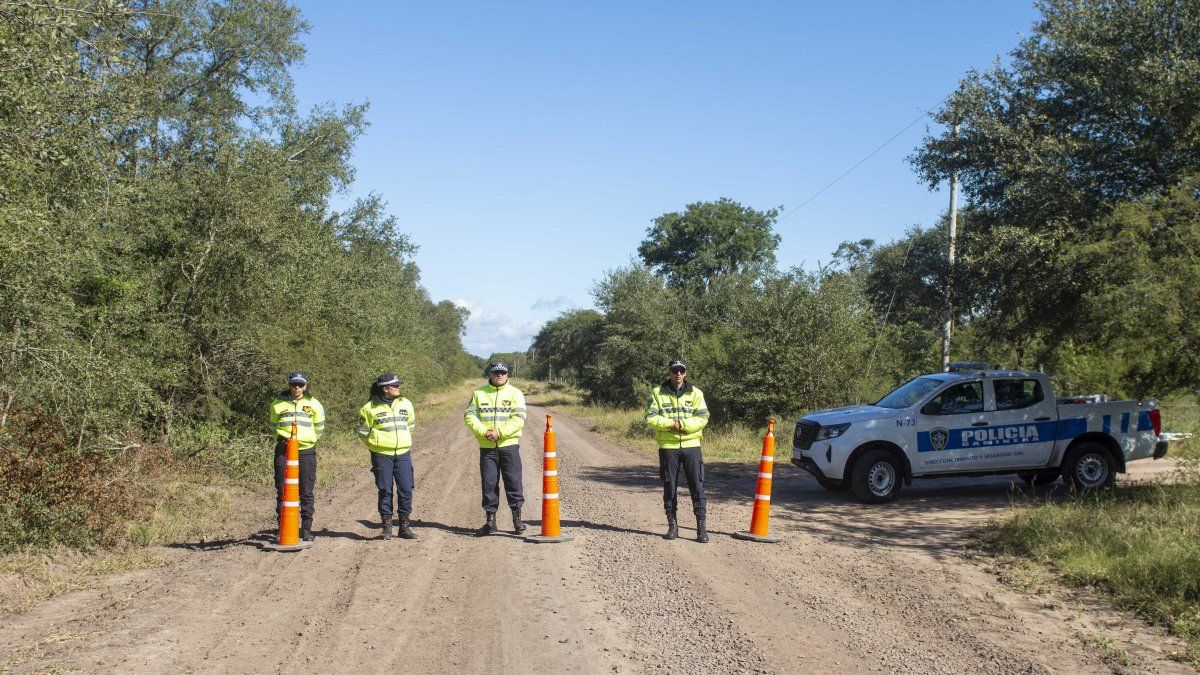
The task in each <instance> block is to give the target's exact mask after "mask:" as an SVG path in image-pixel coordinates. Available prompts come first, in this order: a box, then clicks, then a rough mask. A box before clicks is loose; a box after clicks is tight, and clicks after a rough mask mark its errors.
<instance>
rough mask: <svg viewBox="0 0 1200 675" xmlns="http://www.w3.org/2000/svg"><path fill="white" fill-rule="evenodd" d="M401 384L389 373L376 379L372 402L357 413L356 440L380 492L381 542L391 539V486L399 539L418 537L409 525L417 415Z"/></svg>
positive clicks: (368, 402) (372, 387)
mask: <svg viewBox="0 0 1200 675" xmlns="http://www.w3.org/2000/svg"><path fill="white" fill-rule="evenodd" d="M401 384H404V383H403V382H402V381H401V380H400V378H398V377H396V376H395V375H394V374H392V373H385V374H383V375H380V376H379V377H377V378H375V383H374V384H373V385H372V386H371V400H370V401H367V403H366V404H365V405H363V407H362V408H361V409H359V411H358V417H359V423H358V437H359V438H361V439H362V441H363V442H364V443H366V444H367V448H369V449H370V450H371V473H373V474H375V488H376V489H377V490H379V520H380V522H381V523H383V538H384V539H391V538H392V493H393V489H392V488H393V485H394V486H395V494H396V512H397V513H398V514H399V515H398V516H397V528H398V531H397V534H398V535H399V536H400V538H401V539H416V538H417V535H416V533H414V532H413V531H412V528H411V527H409V523H408V517H409V515H410V514H411V513H412V493H413V464H412V434H413V432H414V431H415V430H416V428H417V413H416V411H415V410H413V405H412V403H411V402H410V401H409V400H408V399H407V398H404V397H403V396H401V395H400V385H401Z"/></svg>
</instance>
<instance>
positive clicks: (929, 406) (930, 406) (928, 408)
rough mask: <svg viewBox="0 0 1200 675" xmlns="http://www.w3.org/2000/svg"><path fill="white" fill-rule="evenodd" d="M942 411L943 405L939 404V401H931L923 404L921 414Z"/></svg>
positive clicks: (938, 413) (935, 413)
mask: <svg viewBox="0 0 1200 675" xmlns="http://www.w3.org/2000/svg"><path fill="white" fill-rule="evenodd" d="M941 412H942V407H941V406H940V405H938V404H937V403H934V402H933V401H930V402H929V403H926V404H925V405H923V406H921V414H922V415H940V414H941Z"/></svg>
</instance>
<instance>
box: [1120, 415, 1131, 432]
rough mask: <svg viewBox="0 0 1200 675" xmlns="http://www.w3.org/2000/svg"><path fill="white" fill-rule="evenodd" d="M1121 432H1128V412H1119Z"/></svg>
mask: <svg viewBox="0 0 1200 675" xmlns="http://www.w3.org/2000/svg"><path fill="white" fill-rule="evenodd" d="M1121 433H1123V434H1127V433H1129V413H1121Z"/></svg>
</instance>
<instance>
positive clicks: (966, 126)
mask: <svg viewBox="0 0 1200 675" xmlns="http://www.w3.org/2000/svg"><path fill="white" fill-rule="evenodd" d="M1038 7H1039V8H1040V10H1041V11H1042V17H1041V19H1040V20H1039V21H1038V22H1037V23H1036V24H1035V26H1034V28H1033V30H1032V31H1031V33H1030V35H1029V37H1027V38H1026V39H1024V40H1023V41H1022V42H1021V43H1020V44H1019V45H1018V46H1017V47H1016V48H1015V49H1014V50H1013V52H1012V55H1011V56H1012V58H1011V62H1010V65H1009V66H1007V67H1002V66H999V65H997V66H994V67H993V68H991V69H990V70H986V71H982V72H978V71H973V72H971V73H970V74H968V76H967V77H966V78H964V79H963V81H962V82H961V83H960V84H959V87H958V90H957V91H955V92H954V93H953V94H952V95H951V96H950V98H949V100H948V101H947V103H946V104H945V105H944V106H943V107H942V108H941V109H940V110H939V111H938V112H937V114H936V116H935V118H936V120H937V121H938V122H940V123H941V124H942V125H944V127H943V128H944V129H945V130H944V131H943V132H941V133H939V134H938V135H931V136H929V137H927V138H926V139H925V141H924V143H923V145H922V146H921V147H920V148H919V149H918V151H917V152H916V153H915V154H914V155H913V157H912V158H911V159H912V162H913V164H914V166H915V168H916V170H917V173H918V175H920V176H921V178H922V179H924V180H925V181H926V182H927V183H928V184H929V185H931V186H933V185H937V184H938V183H940V182H942V181H944V180H946V179H947V177H948V176H949V175H950V172H951V170H957V172H958V175H959V178H960V180H961V183H962V186H963V189H964V192H965V193H966V197H967V202H968V203H969V206H968V207H967V208H966V209H964V214H965V215H966V216H967V218H968V221H969V222H968V223H967V226H966V227H965V228H964V229H963V234H962V241H961V246H962V250H963V253H964V256H963V257H964V258H965V259H966V260H965V261H964V265H965V267H966V268H967V269H968V270H969V272H970V274H971V276H970V281H971V284H972V288H973V290H974V291H975V293H974V297H972V298H970V299H969V301H970V304H969V305H964V307H969V314H970V316H971V317H972V321H973V322H975V323H976V324H978V325H977V326H976V327H977V328H978V329H979V330H977V331H975V334H976V335H977V336H978V337H980V338H981V339H984V338H985V336H990V342H991V344H992V345H993V346H994V347H996V348H997V349H998V350H999V349H1008V348H1012V349H1013V357H1014V359H1015V363H1012V365H1030V366H1032V365H1036V364H1039V363H1040V364H1046V363H1050V362H1052V361H1053V359H1054V358H1055V351H1056V348H1057V346H1058V345H1063V344H1073V343H1077V342H1078V340H1080V339H1084V336H1083V335H1082V333H1085V332H1087V331H1088V322H1089V317H1087V316H1086V314H1085V313H1083V310H1084V309H1086V299H1087V298H1088V297H1090V295H1091V292H1092V289H1093V288H1095V287H1097V286H1098V285H1104V284H1105V283H1106V281H1105V279H1104V277H1103V275H1104V274H1107V273H1109V272H1112V269H1111V267H1108V266H1102V265H1097V264H1096V263H1097V261H1096V260H1094V259H1085V258H1082V257H1080V256H1078V255H1076V251H1077V249H1079V247H1081V246H1088V245H1090V243H1091V242H1093V241H1094V240H1095V234H1094V233H1093V232H1091V230H1092V229H1093V228H1096V227H1101V229H1103V226H1102V223H1104V222H1107V219H1108V218H1109V217H1110V215H1111V214H1112V213H1113V212H1114V210H1117V209H1120V208H1121V207H1122V205H1123V204H1127V203H1133V202H1140V201H1142V200H1147V199H1154V198H1156V197H1158V196H1161V195H1163V194H1165V193H1167V192H1168V191H1170V190H1172V189H1174V188H1175V187H1176V186H1178V185H1180V183H1181V181H1183V180H1184V179H1185V178H1186V176H1188V175H1192V174H1194V173H1195V172H1197V171H1198V170H1200V151H1198V150H1197V148H1200V124H1198V123H1197V120H1200V70H1197V69H1196V68H1195V64H1196V63H1197V62H1198V61H1200V4H1197V3H1195V2H1177V1H1175V0H1117V1H1115V2H1114V1H1109V0H1044V1H1042V2H1039V3H1038ZM955 124H959V125H961V130H960V131H959V132H958V133H954V132H953V131H951V129H952V127H954V125H955ZM956 286H957V284H956Z"/></svg>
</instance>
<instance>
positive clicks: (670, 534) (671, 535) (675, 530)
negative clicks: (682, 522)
mask: <svg viewBox="0 0 1200 675" xmlns="http://www.w3.org/2000/svg"><path fill="white" fill-rule="evenodd" d="M678 538H679V520H678V519H677V518H676V517H675V516H667V533H666V534H664V535H663V539H678Z"/></svg>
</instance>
